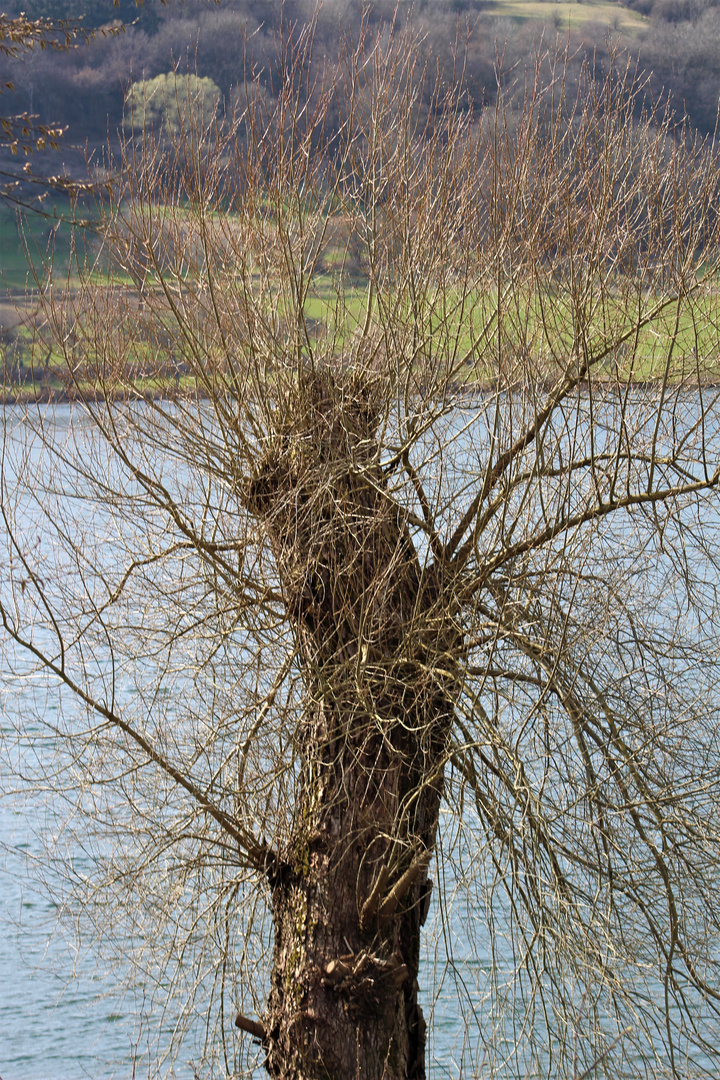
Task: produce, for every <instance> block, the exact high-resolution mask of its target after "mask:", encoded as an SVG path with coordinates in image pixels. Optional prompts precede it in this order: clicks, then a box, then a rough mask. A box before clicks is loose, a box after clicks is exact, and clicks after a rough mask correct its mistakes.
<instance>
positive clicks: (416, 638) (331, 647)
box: [246, 376, 457, 1080]
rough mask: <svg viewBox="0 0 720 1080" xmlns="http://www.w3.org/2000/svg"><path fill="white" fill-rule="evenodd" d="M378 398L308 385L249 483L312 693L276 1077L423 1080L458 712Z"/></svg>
mask: <svg viewBox="0 0 720 1080" xmlns="http://www.w3.org/2000/svg"><path fill="white" fill-rule="evenodd" d="M375 429H376V418H375V417H374V415H373V408H372V401H371V394H370V393H369V392H368V391H367V390H365V391H362V392H361V391H359V390H357V391H356V392H355V393H354V394H351V395H348V394H347V391H346V390H345V391H343V392H342V393H341V391H340V389H339V388H338V387H337V386H336V385H335V383H334V382H333V381H332V380H331V379H330V378H329V377H327V376H326V377H325V378H318V377H313V379H312V380H308V381H307V383H306V384H305V385H304V386H303V387H302V389H301V392H300V395H299V398H298V401H297V402H296V403H295V407H294V409H292V410H290V411H289V416H288V421H287V429H286V430H283V431H281V432H279V433H277V436H276V438H275V440H274V446H273V448H272V450H271V451H270V452H269V454H268V456H267V459H266V461H265V463H264V465H263V467H262V469H261V470H259V472H258V474H257V476H256V477H255V479H254V480H253V482H252V484H251V485H250V487H249V488H248V491H247V496H246V502H247V505H248V506H249V507H250V508H251V509H252V510H253V511H254V512H255V513H256V514H257V515H258V516H260V517H262V518H263V519H264V521H265V522H266V525H267V526H268V528H269V531H270V535H271V539H272V544H273V548H274V554H275V558H276V560H277V566H278V572H279V575H280V579H281V582H282V587H283V592H284V596H285V600H286V604H287V608H288V612H289V616H290V618H291V620H292V623H293V627H294V629H295V633H296V637H297V642H298V648H299V652H300V657H301V663H302V666H303V670H304V677H305V681H306V688H307V707H306V711H305V715H304V716H303V718H302V722H301V725H300V732H299V740H300V743H301V745H300V748H299V752H300V760H301V779H300V796H299V802H298V805H297V807H296V813H295V819H294V821H295V824H294V829H293V835H292V837H291V839H290V842H289V844H288V845H287V849H286V850H284V851H282V852H280V853H279V856H278V859H277V862H276V863H275V864H274V865H273V868H272V872H271V886H272V896H273V913H274V923H275V946H274V964H273V973H272V986H271V992H270V997H269V1001H268V1005H267V1012H266V1015H265V1017H264V1020H263V1026H264V1030H265V1040H264V1042H265V1046H266V1050H267V1058H266V1067H267V1070H268V1072H269V1073H270V1074H271V1075H272V1076H277V1077H283V1078H284V1080H291V1078H292V1080H296V1078H297V1080H300V1078H303V1080H316V1078H317V1080H320V1078H322V1080H328V1078H332V1080H345V1078H347V1080H350V1078H355V1077H362V1080H406V1078H407V1080H420V1078H422V1077H424V1076H425V1023H424V1020H423V1016H422V1012H421V1009H420V1007H419V1005H418V1001H417V990H418V985H417V975H418V964H419V950H420V927H421V925H422V923H423V921H424V918H425V915H426V914H427V907H428V904H429V901H430V892H431V888H432V883H431V882H430V880H429V878H428V865H429V862H430V856H431V853H432V848H433V845H434V842H435V834H436V829H437V820H438V811H439V803H440V797H441V791H442V764H443V756H444V750H445V743H446V738H447V732H448V728H449V724H450V719H451V716H452V676H451V670H452V656H453V655H454V650H455V648H456V647H457V640H456V634H455V631H454V629H453V627H452V626H451V625H450V624H449V623H448V621H447V618H446V617H445V616H444V615H443V610H444V605H443V603H442V597H441V595H440V591H441V586H440V583H439V582H438V580H437V576H436V574H435V572H434V571H429V570H427V569H423V568H422V567H421V565H420V562H419V559H418V555H417V552H416V550H415V549H414V547H413V544H412V542H411V539H410V536H409V533H408V530H407V527H406V526H405V524H404V522H403V520H402V517H401V516H399V514H398V509H397V505H396V504H395V503H394V502H393V500H392V499H391V498H390V497H389V495H388V493H387V487H386V482H385V480H384V479H383V475H382V471H381V469H380V467H379V464H378V463H377V462H375V460H374V457H375V451H376V448H377V443H376V437H375Z"/></svg>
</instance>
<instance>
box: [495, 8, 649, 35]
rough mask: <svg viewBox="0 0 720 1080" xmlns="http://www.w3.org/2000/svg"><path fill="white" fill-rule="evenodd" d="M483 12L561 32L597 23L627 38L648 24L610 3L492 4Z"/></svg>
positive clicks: (644, 20)
mask: <svg viewBox="0 0 720 1080" xmlns="http://www.w3.org/2000/svg"><path fill="white" fill-rule="evenodd" d="M485 11H486V12H487V14H490V15H497V16H506V17H508V18H512V19H522V20H526V19H535V20H537V21H540V22H544V23H546V24H547V25H549V26H554V27H555V29H557V30H561V31H562V30H577V29H579V28H580V27H582V26H583V25H585V24H586V23H595V24H598V23H600V24H602V25H605V26H608V27H610V29H612V30H619V31H622V32H623V33H626V34H627V33H633V32H637V31H638V30H642V29H644V28H645V27H646V26H647V25H648V23H649V20H648V19H647V17H646V16H644V15H640V14H639V13H638V12H637V11H632V10H631V9H630V8H627V7H624V6H623V5H622V4H619V3H615V2H613V0H583V2H582V3H581V2H580V0H559V2H558V0H492V2H491V3H490V4H488V6H487V8H485Z"/></svg>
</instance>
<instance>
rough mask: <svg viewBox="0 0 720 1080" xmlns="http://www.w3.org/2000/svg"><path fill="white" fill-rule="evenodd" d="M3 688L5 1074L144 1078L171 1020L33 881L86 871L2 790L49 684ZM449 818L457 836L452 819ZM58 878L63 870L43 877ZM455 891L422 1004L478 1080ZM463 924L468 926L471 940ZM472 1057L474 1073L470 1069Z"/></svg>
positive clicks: (52, 813)
mask: <svg viewBox="0 0 720 1080" xmlns="http://www.w3.org/2000/svg"><path fill="white" fill-rule="evenodd" d="M57 422H58V423H59V424H60V425H62V424H65V425H69V423H70V414H69V412H68V411H65V412H64V411H63V410H62V409H61V410H58V413H57ZM715 434H716V435H717V433H715ZM30 462H31V464H32V457H31V458H30ZM31 518H32V515H30V516H29V518H28V520H29V521H31V527H32V528H35V527H36V525H37V523H36V521H35V520H31ZM95 524H97V523H95ZM0 695H1V697H0V725H2V727H3V730H4V734H5V736H6V741H5V742H4V743H3V744H2V746H3V752H4V755H5V756H4V758H3V761H2V764H0V793H2V792H4V793H5V797H3V798H0V914H1V915H2V920H3V921H2V930H1V931H0V1017H1V1018H2V1023H1V1025H0V1078H1V1080H141V1078H143V1077H146V1076H147V1075H148V1064H147V1061H148V1058H147V1046H148V1044H149V1043H150V1044H153V1046H154V1045H155V1044H156V1043H159V1044H160V1045H161V1046H163V1045H167V1044H168V1043H169V1041H170V1039H171V1035H172V1031H171V1018H170V1017H168V1018H167V1021H166V1028H163V1023H165V1022H164V1021H161V1020H160V1019H159V1017H158V1012H157V1010H156V1008H155V1006H154V1004H153V1003H152V1002H151V1001H150V1000H149V997H146V996H145V993H144V990H145V988H144V986H143V984H142V981H141V980H138V979H135V980H133V983H132V989H131V991H129V992H125V993H122V994H121V993H120V992H119V991H118V986H119V985H120V984H121V983H122V981H123V974H124V969H123V967H122V964H121V963H120V962H118V961H115V962H113V961H109V960H108V959H107V958H103V957H102V956H100V957H98V956H97V955H94V954H90V953H87V952H83V951H82V950H81V951H79V952H78V951H77V950H78V945H77V940H76V938H75V936H74V934H73V932H72V925H71V924H69V923H68V922H67V921H61V922H60V923H58V922H57V918H58V908H57V907H56V905H55V903H54V902H51V901H50V900H49V898H48V892H47V890H44V889H43V888H42V887H41V885H40V884H39V880H38V879H39V876H41V875H43V874H44V875H52V874H53V871H54V867H56V866H57V865H58V864H63V863H65V864H67V863H68V862H71V863H72V865H73V867H74V869H75V871H76V873H78V874H80V875H82V872H83V869H84V865H85V864H84V862H83V860H85V859H86V858H87V856H86V854H85V852H84V850H83V844H82V836H81V835H78V834H75V837H74V840H73V841H72V843H71V845H70V847H67V846H63V845H65V844H67V840H59V841H58V844H57V845H54V837H55V835H56V833H57V835H58V836H60V835H61V833H60V829H59V828H58V824H57V823H58V822H59V820H60V818H61V817H62V812H63V811H64V810H65V809H66V808H64V807H62V806H56V805H54V804H52V803H51V802H50V801H49V799H48V797H47V795H46V793H43V792H39V793H35V794H30V795H28V794H27V793H26V792H23V791H22V789H21V790H20V791H19V792H18V793H17V794H15V795H13V794H8V788H10V787H12V782H11V780H10V773H11V771H12V769H11V768H9V766H14V767H17V766H18V764H19V763H21V762H22V761H23V760H24V755H32V754H34V753H36V752H42V751H38V750H37V747H38V746H39V745H40V743H39V741H38V742H37V743H36V742H35V741H34V740H33V737H32V731H29V732H28V737H27V738H26V739H25V741H24V742H22V743H20V744H18V743H16V742H14V741H13V737H12V734H11V732H12V729H13V726H14V725H13V724H12V722H11V721H12V718H13V714H15V713H18V712H21V713H27V714H28V715H29V714H31V713H32V712H36V713H40V714H42V715H43V716H45V718H46V719H50V720H52V715H53V710H55V709H57V707H58V704H57V693H56V690H55V688H54V687H53V686H52V685H48V684H47V681H46V680H43V679H28V678H25V676H24V675H23V672H22V670H19V671H16V672H15V674H14V676H13V677H12V678H8V677H7V673H5V672H0ZM68 707H69V708H70V707H71V706H69V705H68ZM38 735H39V729H38ZM449 825H450V827H449V830H448V831H452V827H453V826H452V822H450V823H449ZM87 869H88V870H89V869H90V863H89V862H88V863H87ZM59 881H60V876H58V878H57V879H56V880H52V881H51V882H50V884H51V885H53V886H56V885H57V884H58V882H59ZM456 886H457V897H456V905H455V908H454V911H455V913H456V915H457V916H459V917H458V918H455V917H454V916H453V915H452V914H451V915H450V916H448V917H447V918H446V917H445V910H444V909H443V908H441V907H440V906H439V905H438V903H437V898H435V902H434V904H433V908H432V911H431V919H430V921H429V924H428V927H427V928H426V929H427V933H426V949H425V958H424V963H423V967H422V979H423V988H424V1002H423V1004H424V1008H425V1011H426V1015H427V1017H428V1020H429V1022H430V1029H431V1038H430V1045H429V1048H428V1058H429V1062H428V1063H429V1075H430V1077H432V1078H433V1080H440V1078H448V1080H454V1078H459V1077H462V1078H463V1080H469V1078H470V1076H473V1075H480V1076H483V1075H484V1074H483V1072H482V1064H481V1063H482V1061H483V1052H482V1046H481V1045H480V1046H479V1045H478V1044H479V1043H480V1040H481V1038H482V1034H483V1028H484V1025H486V1024H487V1023H488V1018H489V1017H490V1016H491V1012H492V1006H491V1003H489V995H490V989H491V986H490V983H489V981H488V977H487V976H488V972H489V970H490V968H491V957H490V953H489V942H488V940H487V935H486V933H485V930H484V925H485V922H484V920H485V915H484V912H483V911H482V909H481V908H480V907H478V906H475V907H474V906H473V905H474V904H476V903H477V896H476V895H475V896H474V895H473V894H472V893H469V892H467V891H464V889H463V884H462V882H461V881H458V882H455V881H453V880H452V878H451V876H449V877H448V878H447V880H445V882H444V895H445V896H446V897H451V896H452V895H453V893H454V892H455V889H456ZM463 909H464V910H463ZM468 926H472V927H473V929H472V936H470V937H469V936H468V930H467V928H468ZM82 940H84V939H82V938H81V941H82ZM436 945H437V952H435V947H436ZM448 957H450V958H451V959H450V960H449V959H448ZM511 960H512V956H511V954H510V953H508V955H507V957H504V956H502V955H499V956H498V955H497V954H496V956H495V960H494V971H495V974H496V976H497V977H498V978H499V979H500V981H502V973H503V968H504V967H505V966H507V967H510V966H511ZM148 993H149V990H148ZM466 1016H467V1017H469V1018H470V1023H469V1025H468V1026H467V1027H466V1024H465V1017H466ZM229 1022H231V1020H230V1021H229ZM158 1028H160V1030H158ZM516 1037H517V1038H521V1037H522V1031H521V1030H520V1029H518V1030H517V1031H514V1030H513V1028H512V1024H511V1025H510V1026H509V1028H508V1031H507V1041H508V1044H509V1045H510V1044H511V1043H512V1042H513V1040H514V1039H515V1038H516ZM575 1037H577V1034H576V1036H575ZM201 1038H202V1018H200V1019H199V1021H198V1024H197V1025H196V1027H195V1028H193V1026H192V1024H191V1025H190V1035H189V1037H188V1039H187V1040H186V1042H185V1043H184V1044H183V1046H182V1048H181V1052H180V1054H179V1055H178V1058H177V1062H176V1065H175V1071H174V1073H173V1074H172V1075H174V1076H176V1077H177V1078H178V1080H186V1078H187V1080H195V1072H194V1068H193V1065H192V1062H193V1061H194V1060H197V1055H198V1045H197V1043H196V1040H197V1041H198V1042H199V1041H200V1040H201ZM471 1060H472V1061H474V1062H475V1070H471V1069H470V1068H469V1067H468V1062H469V1061H471ZM701 1067H702V1062H701ZM478 1070H479V1073H478ZM200 1075H202V1074H200ZM254 1075H255V1076H256V1077H257V1080H259V1078H260V1076H262V1075H264V1073H262V1072H261V1071H260V1070H255V1073H254ZM153 1077H154V1074H153Z"/></svg>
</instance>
